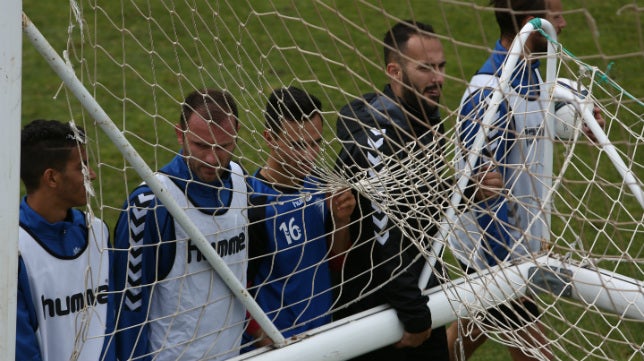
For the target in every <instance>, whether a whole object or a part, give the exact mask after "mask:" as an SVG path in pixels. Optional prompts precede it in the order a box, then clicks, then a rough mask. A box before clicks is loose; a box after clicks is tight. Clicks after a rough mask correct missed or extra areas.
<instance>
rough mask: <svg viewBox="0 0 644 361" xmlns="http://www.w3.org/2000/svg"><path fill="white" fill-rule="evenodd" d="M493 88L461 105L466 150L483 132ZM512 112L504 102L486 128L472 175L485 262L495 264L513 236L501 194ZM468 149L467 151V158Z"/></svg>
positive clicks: (480, 92) (462, 130) (475, 95)
mask: <svg viewBox="0 0 644 361" xmlns="http://www.w3.org/2000/svg"><path fill="white" fill-rule="evenodd" d="M492 91H493V90H492V89H488V88H484V89H480V90H479V91H476V92H474V93H472V94H471V95H470V97H469V98H467V99H466V100H465V101H464V102H463V104H462V105H461V111H460V116H459V126H458V130H459V138H460V141H461V144H463V149H466V150H471V149H472V148H473V145H474V140H475V138H476V136H477V134H478V133H479V131H481V122H482V121H483V117H484V115H485V111H486V110H487V106H488V101H489V99H490V98H491V96H492ZM510 121H511V119H510V118H509V112H508V108H507V104H506V103H501V104H500V105H499V108H498V110H497V114H496V119H494V121H493V122H492V125H491V126H490V127H488V128H487V129H485V130H484V131H485V139H484V143H483V148H482V149H481V153H480V154H478V159H477V162H476V164H475V170H474V174H473V175H472V179H473V183H474V187H476V188H477V191H476V192H473V193H474V194H475V198H474V199H475V201H476V202H477V204H476V206H474V209H473V210H474V211H475V212H476V218H477V222H478V225H479V228H480V229H479V230H480V232H481V233H482V234H483V235H484V238H485V241H486V242H483V244H482V246H483V247H484V248H485V249H484V254H485V258H486V261H487V263H488V264H489V265H495V264H496V263H498V260H501V259H504V258H505V257H506V256H507V254H508V249H509V247H508V245H509V244H510V242H511V237H510V234H509V230H508V229H507V225H508V204H507V202H506V201H505V198H504V197H503V196H502V194H503V193H504V188H505V185H504V183H503V175H502V174H503V171H504V167H503V165H504V164H505V156H506V153H507V152H506V150H505V147H506V146H507V139H505V138H504V137H507V136H506V135H504V134H505V133H506V132H507V130H508V129H509V122H510ZM468 155H469V153H468V152H466V153H465V156H466V157H467V156H468Z"/></svg>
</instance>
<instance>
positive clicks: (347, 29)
mask: <svg viewBox="0 0 644 361" xmlns="http://www.w3.org/2000/svg"><path fill="white" fill-rule="evenodd" d="M98 3H103V4H100V6H101V8H97V11H96V12H94V10H93V8H92V6H93V4H94V2H82V3H81V6H82V7H83V11H84V14H85V21H86V24H84V25H85V26H84V27H83V34H84V39H85V42H81V41H80V36H79V35H80V29H81V28H80V26H79V24H77V23H75V22H74V21H73V18H72V15H71V13H70V11H69V9H68V7H67V3H66V2H48V1H35V0H24V1H23V4H24V5H23V7H24V11H25V12H26V14H27V15H28V16H29V17H30V18H31V20H32V21H33V22H34V23H35V25H36V26H37V27H38V28H39V29H40V30H41V32H42V33H43V34H44V35H45V36H46V37H47V39H49V41H50V42H51V44H52V45H53V46H54V47H55V48H56V49H57V50H58V51H59V53H62V51H63V50H64V49H66V48H67V43H68V29H69V25H70V19H71V21H72V22H71V23H72V24H74V27H73V28H72V34H73V36H72V37H71V40H69V44H70V46H69V49H70V50H71V51H70V55H69V57H70V59H71V62H72V64H73V65H74V68H75V70H76V73H77V74H78V76H79V77H81V78H82V79H83V81H84V83H85V84H86V86H87V87H88V88H89V89H90V92H92V93H93V94H94V96H95V97H96V99H97V100H98V102H99V103H100V104H101V106H102V107H103V108H104V109H105V110H106V112H107V113H108V114H109V115H110V117H111V118H112V120H113V121H114V122H115V124H116V125H117V126H118V127H119V128H120V129H122V130H123V132H124V134H125V135H126V136H127V138H128V139H129V140H130V141H131V142H132V143H133V145H134V146H135V148H136V149H137V150H139V151H140V152H141V154H142V156H143V157H144V159H145V160H146V161H147V162H148V164H149V165H150V167H151V168H153V169H157V168H159V167H160V166H161V165H163V164H164V163H165V162H167V161H168V160H169V159H170V158H171V157H172V156H173V154H174V152H175V151H176V150H177V146H176V140H175V136H174V131H173V129H172V125H173V124H174V123H176V120H177V119H178V114H179V112H178V109H179V106H178V102H180V101H181V100H182V99H183V97H184V96H185V95H186V94H187V93H188V92H189V91H191V90H193V89H195V88H201V87H205V86H213V87H220V88H226V89H228V90H229V91H230V92H232V93H233V94H234V96H235V98H236V99H237V101H238V103H239V107H240V110H241V121H242V123H243V129H242V132H241V135H240V142H239V150H238V151H237V154H238V155H239V159H240V161H241V162H242V163H243V164H244V165H245V166H246V168H247V170H249V171H252V170H253V169H254V168H256V167H257V166H258V165H259V164H260V163H261V162H262V161H263V159H264V158H265V153H264V152H263V151H262V150H261V149H263V141H262V139H261V129H262V113H261V110H262V108H263V104H264V103H265V99H266V96H267V95H268V93H269V92H270V90H271V89H272V88H275V87H279V86H284V85H291V84H293V85H299V86H301V87H304V88H306V89H307V90H308V91H310V92H312V93H313V94H316V95H317V96H318V97H320V98H321V99H322V101H323V103H324V108H325V110H326V111H327V114H326V117H325V119H326V121H327V125H328V126H326V130H325V132H326V133H325V134H326V138H327V139H329V140H331V139H332V137H333V132H332V130H333V129H334V123H335V114H334V112H335V111H337V110H338V109H339V108H340V107H341V106H342V105H343V104H345V103H346V102H348V101H349V100H350V99H351V98H352V97H353V96H357V95H359V94H362V93H365V92H370V91H374V90H377V89H380V88H381V87H382V86H383V84H384V83H385V81H386V78H385V76H384V73H383V71H382V65H381V63H382V59H381V58H382V45H381V44H380V39H381V38H382V36H383V34H384V32H385V30H386V29H388V28H389V27H390V26H391V25H392V24H393V23H394V22H395V21H396V19H408V18H414V19H418V20H421V21H425V22H429V23H432V24H433V25H434V26H435V28H436V31H437V32H438V34H441V35H444V36H445V39H444V40H443V44H444V47H445V51H446V56H447V60H448V66H447V73H448V76H449V78H448V80H447V81H446V84H445V86H444V96H443V105H444V114H450V113H451V112H452V111H453V110H455V109H456V108H457V106H458V103H459V100H460V97H461V94H462V93H463V90H464V89H465V85H466V83H467V80H468V79H469V78H470V76H471V75H472V74H473V73H474V71H476V69H477V68H478V67H479V66H480V65H481V63H482V62H483V61H484V60H485V58H486V57H487V54H488V49H489V48H490V47H491V46H493V44H494V42H495V41H496V39H497V37H498V31H497V27H496V24H495V23H494V20H493V14H492V13H491V12H490V11H489V10H487V9H480V8H478V7H477V6H479V7H480V6H482V5H484V4H485V3H487V1H484V0H478V1H472V2H467V1H462V2H456V1H449V2H447V1H446V2H440V1H437V0H433V1H426V0H423V1H421V0H405V1H395V0H381V1H369V2H362V3H357V2H353V1H338V0H327V1H322V2H315V3H314V2H304V1H295V0H293V1H291V0H272V1H265V0H257V1H241V0H240V1H228V2H226V1H218V2H217V1H190V2H182V1H177V2H176V4H175V5H171V2H169V1H147V2H144V1H134V2H133V3H134V4H136V6H135V5H133V4H132V3H130V2H120V1H103V2H98ZM194 3H196V4H197V7H196V9H197V10H196V11H192V10H191V9H190V8H188V5H186V4H194ZM303 4H306V6H303ZM628 4H631V5H632V4H634V2H633V1H631V0H620V1H605V0H566V1H564V8H565V9H566V10H567V11H569V12H568V13H567V14H566V19H567V21H568V27H567V29H566V30H565V31H564V33H563V34H562V36H561V37H560V39H559V40H560V42H561V43H563V44H564V45H565V46H566V48H568V49H569V50H571V51H572V52H573V53H574V54H575V55H576V56H578V57H580V58H582V59H583V60H584V61H586V62H588V63H590V64H592V65H595V66H597V67H598V68H599V69H602V70H607V69H608V67H609V64H610V63H611V62H612V63H613V64H612V67H611V71H610V76H611V77H612V78H613V79H614V80H615V81H617V82H618V83H619V84H620V85H621V86H623V87H624V88H625V89H627V90H628V91H629V92H630V93H632V94H634V95H635V96H637V97H639V99H640V100H641V99H643V98H644V81H643V80H644V78H643V77H642V75H641V71H642V69H644V37H643V34H642V26H641V21H642V19H641V15H639V14H641V12H640V13H638V12H636V11H628V10H626V11H623V12H622V13H621V14H618V13H617V11H618V10H619V9H620V8H622V7H623V6H625V5H628ZM213 14H216V15H213ZM146 19H153V20H151V21H147V20H146ZM23 47H24V56H23V84H22V89H23V98H22V99H23V109H22V112H23V122H27V121H29V120H31V119H35V118H50V119H52V118H53V119H60V120H70V119H74V120H75V121H76V122H77V123H81V124H84V125H85V127H86V128H88V130H89V134H90V135H91V137H92V139H93V142H92V146H91V154H92V162H93V164H94V165H95V169H96V170H97V171H98V173H99V179H98V180H97V182H96V189H97V191H98V195H97V198H96V202H95V203H94V205H93V206H94V210H95V212H96V213H97V214H99V215H100V216H101V217H102V218H103V219H105V220H106V221H107V222H108V224H110V225H114V224H115V222H116V218H117V217H118V214H119V212H118V209H119V208H120V206H121V204H122V202H123V201H124V199H125V198H126V196H127V194H128V193H129V191H131V190H132V188H133V187H134V186H136V185H137V184H138V183H139V182H140V178H139V177H138V176H137V175H136V174H135V172H134V171H133V170H132V169H131V168H130V167H129V166H128V165H127V164H126V162H125V161H124V160H123V157H122V156H121V155H120V153H119V152H118V151H117V150H116V149H115V147H114V146H113V145H111V144H110V142H109V141H108V140H107V138H106V137H105V135H104V134H103V133H102V131H101V130H100V129H96V128H95V127H94V126H93V122H92V119H90V118H89V117H88V115H87V114H86V113H84V112H83V111H82V109H81V107H80V105H79V103H78V101H76V100H74V99H73V98H68V97H67V96H66V90H65V89H64V88H63V89H61V81H60V80H59V79H58V78H57V77H56V76H55V74H54V73H53V71H51V70H50V68H49V67H48V65H47V64H46V63H45V61H44V60H43V59H42V58H41V57H40V56H39V55H38V54H37V53H36V51H35V50H34V48H33V47H32V46H31V44H29V43H28V42H27V41H26V40H25V43H24V45H23ZM80 59H83V62H82V63H81V62H80ZM448 122H451V118H450V120H448ZM450 124H451V123H450ZM632 126H633V129H634V132H635V134H639V140H637V139H634V138H633V137H632V136H631V137H630V138H629V136H628V135H626V134H624V133H623V132H622V133H620V134H621V135H622V136H623V137H622V142H621V143H620V147H621V148H624V149H626V151H627V154H630V155H631V156H632V157H635V158H636V159H635V160H636V161H637V163H638V164H642V163H644V159H643V158H642V155H641V152H642V151H641V146H642V140H641V137H642V135H641V134H642V119H641V113H640V114H639V118H637V117H635V118H634V119H633V120H632ZM633 142H639V143H637V144H639V147H640V150H639V152H637V151H636V148H632V147H636V146H633ZM629 147H631V148H630V150H629ZM558 149H559V150H561V151H562V152H563V148H561V147H560V148H558ZM589 149H590V148H589ZM334 152H335V150H334V148H333V147H329V149H327V154H328V157H329V158H333V156H334V154H335V153H334ZM580 153H581V155H580V158H578V160H577V162H578V163H579V164H585V163H588V162H591V161H592V159H593V157H595V155H594V154H595V153H593V151H590V150H589V151H585V150H584V151H582V152H580ZM591 164H592V163H591ZM606 164H608V163H606ZM605 168H606V173H605V174H604V173H602V177H601V179H602V180H603V179H617V177H616V176H615V174H616V173H615V172H614V170H611V169H610V165H607V166H606V167H605ZM602 170H603V168H602ZM592 171H593V169H590V170H588V169H580V170H578V171H574V172H570V173H568V174H570V175H571V177H570V179H569V180H567V182H568V183H566V187H567V188H566V189H570V194H568V195H564V196H562V197H573V196H574V197H585V199H588V198H591V197H589V196H588V195H585V194H584V192H583V190H584V188H579V187H576V186H575V184H576V182H577V183H578V181H579V180H580V179H583V177H589V178H591V177H592V174H590V173H593V172H592ZM639 172H640V173H639V176H640V177H642V176H644V174H642V173H644V172H642V169H641V168H639ZM604 188H606V187H604ZM602 190H603V189H602V185H601V184H597V185H596V186H594V187H593V188H592V189H591V193H590V194H591V195H593V194H597V196H596V198H597V200H596V201H594V200H593V201H586V200H585V201H584V202H587V203H586V204H585V206H586V207H588V208H590V209H592V210H596V211H597V215H596V219H595V220H593V221H592V222H583V221H579V220H577V221H576V222H573V226H574V227H578V229H581V232H582V234H583V235H585V236H586V237H589V238H590V239H596V238H594V237H595V236H594V234H596V233H597V229H598V228H599V229H601V228H602V223H603V218H602V217H603V216H604V215H606V214H607V215H608V216H609V217H610V216H612V215H614V213H611V212H610V211H609V209H610V208H611V207H612V204H611V202H610V198H606V197H604V196H601V195H600V193H601V191H602ZM609 191H612V189H609ZM575 192H578V193H575ZM593 192H594V193H593ZM592 198H595V197H592ZM563 199H564V198H562V200H563ZM568 199H570V198H568ZM626 208H627V209H628V210H629V211H630V212H632V214H631V215H626V216H625V218H626V219H627V220H628V219H630V220H632V219H635V220H637V219H640V220H642V216H641V209H640V208H638V207H637V204H631V205H627V206H626ZM572 212H573V210H571V211H570V213H572ZM637 212H639V213H637ZM622 213H624V212H622ZM638 217H639V218H638ZM557 222H558V221H555V225H556V226H557V227H563V225H561V224H557ZM622 226H623V225H622ZM627 226H628V227H630V228H633V227H634V226H633V224H632V223H630V224H628V225H627ZM628 227H626V228H628ZM640 228H641V227H640ZM640 232H641V231H640ZM606 233H607V236H606V237H604V238H603V240H601V241H600V242H603V243H602V244H601V245H597V246H596V247H597V251H595V252H597V253H598V254H600V255H602V254H604V253H607V252H608V253H610V252H611V250H610V242H611V241H615V242H618V244H619V247H618V248H620V249H625V248H626V247H627V245H628V244H629V242H633V241H634V242H640V244H641V240H637V239H635V240H629V239H628V237H627V236H625V235H624V232H621V231H619V226H616V227H614V229H609V230H607V231H606ZM604 248H605V249H606V250H605V251H604V250H602V251H599V250H600V249H604ZM630 250H631V253H632V254H631V256H632V257H635V258H638V259H639V260H640V261H639V262H640V267H641V258H642V254H643V253H642V248H641V246H637V245H636V246H631V248H630ZM620 267H623V266H620ZM626 268H627V269H625V270H623V269H621V268H620V270H622V271H624V272H626V273H627V274H633V275H640V276H641V270H638V269H636V266H633V267H626ZM569 311H570V313H574V312H576V311H577V310H576V309H575V308H570V309H569ZM571 319H574V318H571ZM552 322H553V323H557V321H556V320H552ZM580 322H585V320H584V318H583V317H582V318H581V321H580ZM589 322H590V323H588V324H586V325H585V327H589V328H595V326H594V325H593V324H592V321H589ZM558 324H560V325H565V323H561V322H559V323H558ZM629 327H630V328H628V330H627V331H626V332H628V333H629V334H630V337H631V339H632V340H639V343H640V344H642V343H643V342H644V341H642V340H643V339H642V335H643V334H644V327H642V324H641V323H640V324H636V325H630V326H629ZM580 344H583V343H580ZM571 348H573V349H574V348H575V347H571ZM617 348H619V347H617ZM575 352H577V353H579V354H583V351H575ZM607 352H609V353H614V355H621V353H620V350H613V349H611V350H609V351H607ZM615 358H616V359H619V356H615ZM503 359H507V354H506V353H505V352H504V350H503V347H501V346H499V345H498V344H495V343H492V342H489V343H487V344H486V345H485V346H484V347H483V348H482V349H481V350H480V351H479V352H478V353H477V354H476V357H475V360H503Z"/></svg>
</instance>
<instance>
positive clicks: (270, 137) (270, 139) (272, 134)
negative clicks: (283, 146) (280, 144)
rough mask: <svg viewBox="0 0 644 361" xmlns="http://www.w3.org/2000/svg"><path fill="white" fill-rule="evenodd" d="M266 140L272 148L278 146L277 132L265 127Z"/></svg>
mask: <svg viewBox="0 0 644 361" xmlns="http://www.w3.org/2000/svg"><path fill="white" fill-rule="evenodd" d="M264 140H265V141H266V144H268V146H269V147H270V148H271V150H272V149H275V148H277V139H276V138H275V132H273V131H272V130H270V129H264Z"/></svg>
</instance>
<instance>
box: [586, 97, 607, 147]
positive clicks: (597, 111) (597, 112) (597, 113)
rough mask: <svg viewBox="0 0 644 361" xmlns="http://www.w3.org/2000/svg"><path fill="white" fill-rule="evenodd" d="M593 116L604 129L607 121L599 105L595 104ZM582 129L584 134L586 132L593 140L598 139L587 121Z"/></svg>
mask: <svg viewBox="0 0 644 361" xmlns="http://www.w3.org/2000/svg"><path fill="white" fill-rule="evenodd" d="M593 116H594V117H595V120H596V121H597V124H599V126H600V127H601V128H602V129H604V126H605V125H606V121H605V120H604V117H602V111H601V109H599V107H598V106H595V107H594V108H593ZM581 129H582V130H583V131H584V134H586V136H587V137H588V138H590V139H591V140H592V141H593V142H596V141H597V138H596V137H595V134H593V132H592V131H591V130H590V128H588V126H587V125H586V123H584V125H583V126H582V128H581Z"/></svg>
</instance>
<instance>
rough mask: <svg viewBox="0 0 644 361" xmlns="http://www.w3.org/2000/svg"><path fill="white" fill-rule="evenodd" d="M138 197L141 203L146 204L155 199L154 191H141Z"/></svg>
mask: <svg viewBox="0 0 644 361" xmlns="http://www.w3.org/2000/svg"><path fill="white" fill-rule="evenodd" d="M137 198H138V200H139V202H140V203H141V204H145V203H147V202H149V201H151V200H152V199H154V193H141V194H139V195H138V197H137Z"/></svg>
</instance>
